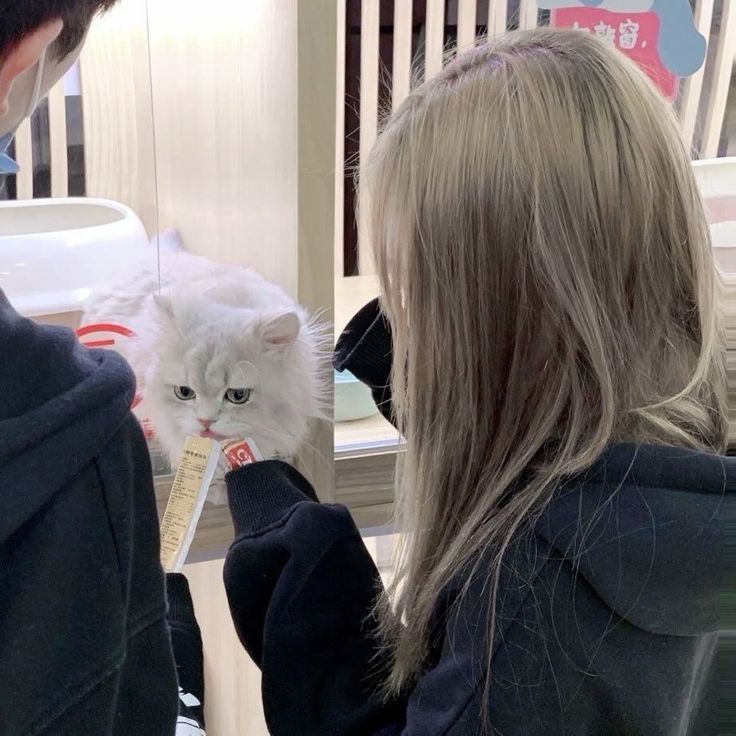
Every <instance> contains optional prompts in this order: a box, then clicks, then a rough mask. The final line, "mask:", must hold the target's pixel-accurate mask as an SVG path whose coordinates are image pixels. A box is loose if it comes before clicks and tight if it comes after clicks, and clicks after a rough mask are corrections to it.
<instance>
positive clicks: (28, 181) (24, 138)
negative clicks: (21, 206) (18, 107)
mask: <svg viewBox="0 0 736 736" xmlns="http://www.w3.org/2000/svg"><path fill="white" fill-rule="evenodd" d="M14 140H15V161H16V162H17V164H18V166H20V171H19V172H18V174H17V175H16V179H15V181H16V197H17V198H18V199H33V139H32V135H31V121H30V119H26V120H24V121H23V122H22V123H21V124H20V127H19V128H18V131H17V133H16V134H15V139H14Z"/></svg>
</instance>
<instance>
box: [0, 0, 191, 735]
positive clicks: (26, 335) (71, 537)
mask: <svg viewBox="0 0 736 736" xmlns="http://www.w3.org/2000/svg"><path fill="white" fill-rule="evenodd" d="M113 4H114V3H113V2H112V1H111V0H103V1H102V2H98V1H92V0H65V1H61V0H51V1H48V2H45V1H44V0H0V175H2V174H3V173H5V174H7V173H12V172H14V171H16V170H17V167H16V165H15V163H14V162H13V161H12V160H11V159H10V158H9V157H8V156H7V154H6V151H7V148H8V145H9V143H10V141H11V140H12V137H13V133H14V132H15V130H16V129H17V128H18V125H19V124H20V123H21V122H22V120H23V119H24V118H25V117H27V116H28V115H30V114H31V113H32V112H33V109H34V108H35V106H36V104H37V103H38V101H39V99H41V98H42V97H43V96H44V95H45V94H46V93H47V92H48V90H49V89H50V88H51V86H52V85H53V84H54V83H55V82H56V81H58V80H59V79H60V78H61V76H62V75H63V74H64V72H65V71H66V70H67V69H68V68H69V67H70V66H71V65H72V64H73V62H74V60H75V59H76V58H77V56H78V54H79V51H80V49H81V45H82V42H83V39H84V36H85V34H86V31H87V28H88V27H89V24H90V22H91V21H92V18H93V17H94V15H95V14H96V13H97V12H98V11H101V10H104V9H106V8H108V7H110V6H112V5H113ZM133 392H134V378H133V375H132V373H131V371H130V369H129V368H128V366H127V365H126V364H125V362H124V361H123V360H122V359H121V358H119V357H118V356H116V355H115V354H114V353H109V352H105V351H94V350H86V349H84V348H82V347H81V346H80V345H79V344H78V342H77V340H76V339H75V337H74V335H73V334H72V333H71V332H70V331H68V330H65V329H62V328H57V327H42V326H38V325H36V324H34V323H33V322H31V321H29V320H26V319H23V318H21V317H20V316H19V315H18V314H17V313H16V312H15V311H14V310H13V309H12V307H11V306H10V304H9V303H8V301H7V299H6V298H5V296H4V295H3V294H2V292H1V291H0V734H2V736H30V735H31V734H49V736H67V735H68V736H72V735H73V736H104V735H106V734H115V735H117V734H121V735H122V734H135V735H136V736H171V735H173V733H174V730H175V728H176V721H177V712H178V701H179V698H178V695H177V679H176V672H175V667H174V660H173V656H172V651H171V643H170V639H169V632H168V630H167V625H166V619H165V615H166V601H165V593H164V576H163V572H162V570H161V566H160V564H159V561H158V555H159V539H158V536H159V531H158V520H157V516H156V507H155V500H154V494H153V485H152V474H151V467H150V462H149V456H148V452H147V448H146V443H145V441H144V439H143V436H142V434H141V431H140V429H139V427H138V425H137V423H136V421H135V419H134V418H133V416H132V415H131V413H130V411H129V407H130V403H131V399H132V396H133ZM198 732H199V731H198V730H196V731H195V730H191V731H190V733H198Z"/></svg>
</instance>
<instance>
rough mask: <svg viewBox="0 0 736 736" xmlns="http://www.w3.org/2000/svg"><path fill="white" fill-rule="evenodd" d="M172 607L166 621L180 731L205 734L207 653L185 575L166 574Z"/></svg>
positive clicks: (167, 590)
mask: <svg viewBox="0 0 736 736" xmlns="http://www.w3.org/2000/svg"><path fill="white" fill-rule="evenodd" d="M166 593H167V597H168V601H169V609H168V613H167V614H166V620H167V623H168V625H169V633H170V635H171V647H172V649H173V650H174V660H175V662H176V673H177V677H178V680H179V719H178V721H177V734H179V733H180V732H181V733H186V734H190V733H192V734H193V733H197V731H196V729H197V728H199V729H200V730H201V732H202V734H204V728H205V724H204V654H203V651H202V634H201V632H200V630H199V625H198V624H197V619H196V617H195V615H194V603H193V601H192V595H191V593H190V591H189V583H188V581H187V579H186V577H184V575H181V574H178V573H169V574H167V575H166Z"/></svg>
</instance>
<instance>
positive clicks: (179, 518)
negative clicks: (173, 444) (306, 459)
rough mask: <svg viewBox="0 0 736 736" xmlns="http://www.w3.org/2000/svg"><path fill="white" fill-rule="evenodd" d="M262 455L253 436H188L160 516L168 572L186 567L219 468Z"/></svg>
mask: <svg viewBox="0 0 736 736" xmlns="http://www.w3.org/2000/svg"><path fill="white" fill-rule="evenodd" d="M262 459H263V457H262V455H261V454H260V452H259V450H258V448H257V447H256V445H255V443H254V442H253V440H243V439H231V440H224V441H223V442H218V441H216V440H214V439H210V438H208V437H195V436H189V437H187V439H186V441H185V443H184V450H183V451H182V454H181V458H180V460H179V465H178V468H177V471H176V477H175V478H174V484H173V486H172V488H171V495H170V496H169V502H168V504H167V506H166V511H165V513H164V517H163V519H162V520H161V564H162V565H163V568H164V569H165V570H166V571H167V572H181V570H182V568H183V567H184V563H185V562H186V559H187V555H188V554H189V548H190V547H191V545H192V541H193V540H194V533H195V531H196V530H197V524H198V522H199V517H200V516H201V515H202V509H203V507H204V502H205V500H206V498H207V493H208V491H209V489H210V485H211V483H212V481H213V479H214V477H215V473H216V472H217V470H218V468H219V467H222V466H223V465H224V466H225V468H224V469H225V470H226V471H228V470H234V469H236V468H240V467H242V466H244V465H249V464H250V463H254V462H258V461H259V460H262Z"/></svg>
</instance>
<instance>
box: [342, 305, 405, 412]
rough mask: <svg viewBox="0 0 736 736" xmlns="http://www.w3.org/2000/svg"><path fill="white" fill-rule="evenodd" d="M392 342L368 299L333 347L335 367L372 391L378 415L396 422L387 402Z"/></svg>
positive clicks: (383, 320) (384, 321) (376, 307)
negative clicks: (346, 371) (348, 372)
mask: <svg viewBox="0 0 736 736" xmlns="http://www.w3.org/2000/svg"><path fill="white" fill-rule="evenodd" d="M392 362H393V341H392V338H391V326H390V325H389V323H388V319H387V318H386V316H385V315H384V314H383V312H381V307H380V304H379V302H378V299H374V300H373V301H371V302H368V304H366V305H365V306H364V307H363V308H362V309H361V310H360V311H359V312H358V313H357V314H356V315H355V316H354V317H353V318H352V319H351V320H350V322H349V323H348V325H347V327H346V328H345V330H344V331H343V333H342V335H340V339H339V340H338V341H337V346H336V347H335V353H334V355H333V360H332V363H333V365H334V366H335V370H337V371H340V372H342V371H344V370H349V371H350V372H351V373H352V374H353V375H354V376H355V377H356V378H357V379H358V380H359V381H362V382H363V383H364V384H366V386H368V388H370V390H371V393H372V394H373V399H374V401H375V402H376V405H377V406H378V409H379V410H380V412H381V414H383V416H384V417H386V419H388V421H389V422H391V423H392V424H394V425H395V424H396V421H395V418H394V413H393V406H392V403H391V365H392Z"/></svg>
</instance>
